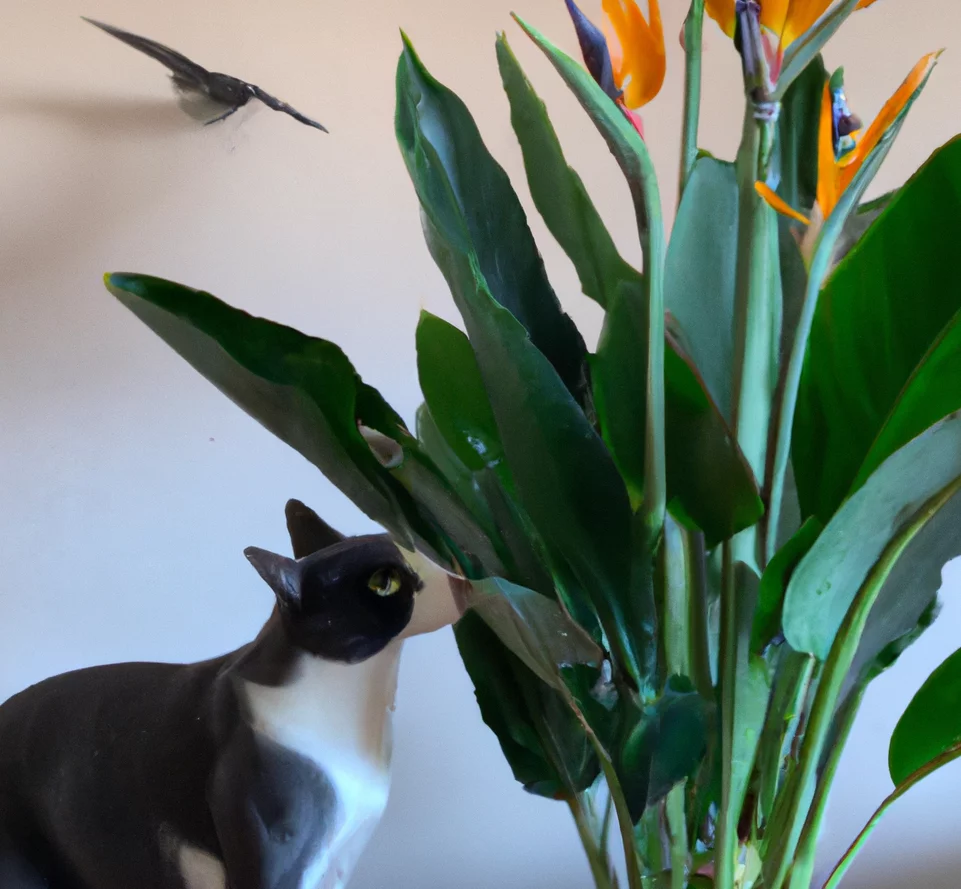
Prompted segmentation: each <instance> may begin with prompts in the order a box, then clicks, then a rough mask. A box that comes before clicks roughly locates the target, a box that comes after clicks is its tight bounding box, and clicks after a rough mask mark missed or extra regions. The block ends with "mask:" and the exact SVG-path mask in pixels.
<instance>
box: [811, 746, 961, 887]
mask: <svg viewBox="0 0 961 889" xmlns="http://www.w3.org/2000/svg"><path fill="white" fill-rule="evenodd" d="M959 757H961V744H955V746H954V747H950V748H949V749H947V750H945V751H944V753H942V754H941V755H940V756H938V757H936V758H935V759H932V760H931V762H929V763H928V764H927V765H925V766H922V767H921V768H920V769H918V770H917V771H916V772H913V773H912V774H910V775H908V777H907V778H905V779H904V781H902V782H901V784H899V785H898V786H897V787H896V788H895V789H894V791H893V792H892V793H891V794H889V795H888V796H887V797H886V798H885V800H884V802H883V803H881V805H880V806H878V808H877V810H876V811H875V813H874V814H873V815H872V816H871V819H870V820H869V821H868V823H867V824H865V825H864V827H863V828H862V830H861V832H860V833H859V834H858V835H857V837H856V838H855V840H854V842H853V843H851V845H850V846H849V847H848V850H847V852H845V853H844V856H843V857H842V858H841V860H840V861H839V862H838V863H837V866H836V867H835V868H834V870H833V871H831V876H830V877H828V881H827V882H826V883H825V884H824V889H836V887H837V885H838V883H840V882H841V880H842V879H843V878H844V875H845V874H846V873H847V871H848V868H849V867H850V866H851V864H852V863H853V862H854V859H855V857H856V856H857V854H858V852H860V851H861V849H862V848H863V846H864V844H865V843H866V842H867V841H868V838H869V837H870V836H871V834H872V833H874V829H875V828H876V827H877V826H878V824H879V823H880V821H881V818H882V817H884V813H885V812H886V811H887V810H888V809H889V808H890V807H891V805H892V804H893V803H895V802H897V800H899V799H900V798H901V797H902V796H904V794H906V793H907V792H908V791H909V790H910V789H911V788H912V787H914V786H915V785H916V784H918V783H919V782H920V781H923V780H924V779H925V778H927V776H928V775H930V774H931V773H932V772H934V771H937V770H938V769H939V768H941V766H943V765H947V764H948V763H949V762H951V761H952V760H955V759H958V758H959Z"/></svg>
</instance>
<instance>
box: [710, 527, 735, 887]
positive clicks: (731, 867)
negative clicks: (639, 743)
mask: <svg viewBox="0 0 961 889" xmlns="http://www.w3.org/2000/svg"><path fill="white" fill-rule="evenodd" d="M722 560H723V561H722V568H721V631H720V637H721V638H720V654H719V658H718V662H719V675H718V685H719V688H720V705H721V706H720V709H721V719H720V721H721V807H720V810H719V812H718V817H717V826H716V831H717V833H716V839H715V843H714V850H715V865H714V867H715V870H714V884H715V886H716V889H734V875H735V871H736V868H737V852H738V835H737V823H738V820H739V816H740V805H739V804H738V801H737V800H734V799H733V794H732V791H733V780H732V777H733V776H732V765H733V762H734V716H735V697H734V692H735V685H736V682H737V595H736V590H735V589H734V555H733V545H732V543H731V542H730V541H728V542H726V543H725V544H724V548H723V551H722Z"/></svg>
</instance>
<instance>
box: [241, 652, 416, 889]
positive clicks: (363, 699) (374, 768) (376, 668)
mask: <svg viewBox="0 0 961 889" xmlns="http://www.w3.org/2000/svg"><path fill="white" fill-rule="evenodd" d="M401 645H402V642H401V641H400V640H395V641H393V642H392V643H391V644H390V645H388V646H387V648H385V649H384V650H383V651H382V652H381V653H380V654H378V655H375V656H374V657H372V658H370V659H369V660H367V661H364V662H363V663H360V664H354V665H347V664H339V663H335V662H332V661H325V660H323V659H322V658H318V657H313V656H310V655H301V656H300V659H299V660H298V662H297V663H296V664H295V666H294V669H293V671H292V673H291V676H290V678H289V680H288V681H287V682H286V683H285V684H284V685H282V686H278V687H269V686H264V685H257V684H255V683H251V682H245V683H244V693H245V694H246V697H247V703H248V705H249V708H250V714H251V725H252V728H253V729H254V731H256V732H258V733H260V734H263V735H265V736H266V737H268V738H270V739H271V740H272V741H275V742H276V743H278V744H280V745H282V746H284V747H286V748H288V749H290V750H293V751H295V752H297V753H298V754H300V755H301V756H303V757H305V758H306V759H309V760H310V761H312V762H313V763H315V764H316V765H317V766H318V767H320V768H321V769H323V771H324V772H325V773H326V774H327V775H328V777H329V778H330V779H331V781H332V782H333V784H334V788H335V790H336V792H337V799H338V815H337V822H336V826H335V828H334V832H333V833H332V835H331V842H330V844H329V846H328V847H327V848H326V849H325V850H324V854H322V855H321V856H320V857H319V858H318V860H317V861H316V862H314V863H313V864H312V866H311V867H310V872H309V873H308V874H306V875H305V878H304V881H303V883H302V885H301V889H316V887H324V889H326V887H332V889H333V887H339V886H342V885H343V884H344V883H345V882H346V880H347V879H348V877H349V875H350V873H351V871H352V870H353V868H354V865H355V864H356V863H357V859H358V857H359V855H360V853H361V852H362V851H363V847H364V846H365V845H366V844H367V841H368V840H369V839H370V836H371V834H372V833H373V831H374V828H375V827H376V826H377V822H378V821H379V820H380V816H381V815H382V814H383V811H384V807H385V806H386V805H387V795H388V790H389V787H390V756H391V746H392V734H391V713H392V711H393V708H394V697H395V694H396V691H397V670H398V666H399V662H400V651H401Z"/></svg>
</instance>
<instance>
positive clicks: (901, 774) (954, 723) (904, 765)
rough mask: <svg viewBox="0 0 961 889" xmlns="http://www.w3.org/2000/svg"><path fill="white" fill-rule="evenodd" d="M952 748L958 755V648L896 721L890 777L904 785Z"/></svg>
mask: <svg viewBox="0 0 961 889" xmlns="http://www.w3.org/2000/svg"><path fill="white" fill-rule="evenodd" d="M954 748H958V749H957V750H956V751H955V756H961V650H958V651H956V652H955V653H954V654H952V655H951V656H950V657H949V658H948V659H947V660H946V661H945V662H944V663H943V664H941V666H940V667H938V668H937V670H935V671H934V672H933V673H932V674H931V675H930V676H929V677H928V678H927V680H926V681H925V683H924V685H922V686H921V688H920V690H919V691H918V693H917V694H916V695H915V696H914V698H912V700H911V703H910V704H908V708H907V710H905V711H904V715H903V716H902V717H901V718H900V719H899V720H898V724H897V727H896V728H895V729H894V734H893V735H892V736H891V746H890V748H889V750H888V768H889V769H890V772H891V780H892V781H893V782H894V783H895V784H903V783H904V782H905V781H907V780H908V778H910V777H911V775H912V774H914V773H915V772H918V771H920V770H921V769H923V768H924V767H925V766H927V765H929V764H930V763H932V762H934V761H935V760H936V759H938V758H939V757H941V756H943V755H944V754H945V753H948V752H949V751H951V750H952V749H954Z"/></svg>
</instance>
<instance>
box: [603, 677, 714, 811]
mask: <svg viewBox="0 0 961 889" xmlns="http://www.w3.org/2000/svg"><path fill="white" fill-rule="evenodd" d="M709 726H710V711H709V708H708V705H707V703H706V702H705V701H704V699H703V698H701V696H700V695H699V694H698V693H697V692H695V691H694V690H693V687H692V686H691V685H690V684H689V683H688V682H687V681H686V680H680V679H679V678H674V679H671V680H669V682H668V685H667V689H666V690H665V692H664V694H663V695H662V696H661V697H660V698H659V699H658V700H657V701H656V702H655V703H654V704H653V705H651V706H649V707H646V708H645V710H644V712H643V714H642V715H641V718H640V721H639V722H638V723H637V725H635V726H634V728H633V729H632V730H631V732H630V733H629V734H628V736H627V738H626V740H625V742H624V745H623V748H622V750H621V756H620V761H619V766H620V768H619V769H618V773H619V774H620V776H621V785H622V786H623V788H624V795H625V797H626V798H627V803H628V807H629V808H630V811H631V818H632V819H633V820H634V821H635V823H636V822H637V821H638V820H639V819H640V817H641V815H643V814H644V810H645V809H646V808H647V807H648V806H650V805H652V804H654V803H656V802H659V801H660V800H661V799H663V798H664V797H665V796H667V794H668V792H669V791H670V790H671V788H672V787H673V786H674V785H675V784H677V783H678V782H680V781H683V780H684V779H685V778H688V777H689V776H691V775H692V774H694V772H695V771H696V770H697V767H698V766H699V765H700V763H701V760H702V759H703V758H704V752H705V750H706V749H707V735H708V731H709Z"/></svg>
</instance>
